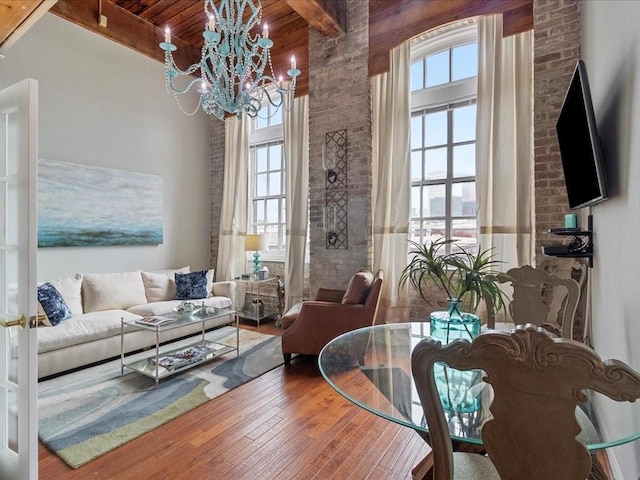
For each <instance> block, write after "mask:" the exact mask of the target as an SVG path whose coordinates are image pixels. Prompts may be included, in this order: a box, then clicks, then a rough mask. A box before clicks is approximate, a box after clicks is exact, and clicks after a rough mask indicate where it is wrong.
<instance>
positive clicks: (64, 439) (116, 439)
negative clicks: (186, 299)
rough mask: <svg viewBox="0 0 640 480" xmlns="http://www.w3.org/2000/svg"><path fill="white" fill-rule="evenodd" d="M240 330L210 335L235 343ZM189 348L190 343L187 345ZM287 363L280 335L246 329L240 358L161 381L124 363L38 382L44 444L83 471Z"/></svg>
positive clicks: (232, 354) (221, 359)
mask: <svg viewBox="0 0 640 480" xmlns="http://www.w3.org/2000/svg"><path fill="white" fill-rule="evenodd" d="M235 335H236V334H235V329H234V328H232V327H223V328H221V329H219V330H215V331H213V332H208V333H207V338H208V339H210V340H214V341H220V342H221V343H226V344H229V345H233V344H234V343H235ZM185 343H186V342H185ZM282 364H283V358H282V348H281V343H280V337H278V336H273V335H266V334H262V333H258V332H253V331H249V330H243V329H241V330H240V355H239V356H236V353H235V352H230V353H227V354H226V355H222V356H220V357H218V358H217V359H215V360H213V361H211V362H209V363H204V364H202V365H199V366H198V367H194V368H192V369H191V370H187V371H183V372H181V373H178V374H176V375H174V376H172V377H169V378H166V379H164V380H161V381H160V383H159V384H158V386H156V385H155V380H154V379H152V378H149V377H146V376H144V375H141V374H139V373H136V372H132V371H129V372H127V371H126V370H125V375H121V373H120V360H115V361H111V362H108V363H104V364H101V365H98V366H95V367H90V368H88V369H84V370H80V371H77V372H74V373H71V374H68V375H63V376H61V377H58V378H54V379H51V380H46V381H43V382H40V383H39V385H38V415H39V423H38V426H39V428H38V430H39V437H40V440H42V442H43V443H44V444H45V445H46V446H47V447H48V448H49V449H51V450H52V451H53V452H54V453H56V454H57V455H58V456H59V457H60V458H62V459H63V460H64V461H65V462H66V463H67V464H69V465H70V466H72V467H74V468H77V467H79V466H81V465H84V464H85V463H87V462H89V461H90V460H93V459H94V458H97V457H99V456H100V455H103V454H105V453H106V452H108V451H110V450H113V449H114V448H116V447H118V446H120V445H123V444H124V443H126V442H129V441H131V440H133V439H134V438H137V437H139V436H140V435H143V434H144V433H146V432H148V431H150V430H152V429H154V428H156V427H158V426H160V425H162V424H164V423H166V422H168V421H170V420H172V419H174V418H176V417H178V416H180V415H182V414H183V413H185V412H188V411H190V410H192V409H194V408H195V407H197V406H199V405H202V404H203V403H205V402H207V401H209V400H211V399H213V398H216V397H218V396H220V395H222V394H223V393H225V392H228V391H229V390H231V389H233V388H235V387H237V386H239V385H242V384H243V383H246V382H248V381H249V380H251V379H253V378H256V377H258V376H260V375H262V374H264V373H266V372H268V371H269V370H272V369H274V368H276V367H278V366H280V365H282Z"/></svg>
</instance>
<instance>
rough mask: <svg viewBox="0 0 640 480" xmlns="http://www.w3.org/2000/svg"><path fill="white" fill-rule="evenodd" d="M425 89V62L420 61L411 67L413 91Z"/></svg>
mask: <svg viewBox="0 0 640 480" xmlns="http://www.w3.org/2000/svg"><path fill="white" fill-rule="evenodd" d="M423 88H424V61H423V60H420V61H419V62H416V63H414V64H412V65H411V91H412V92H414V91H416V90H422V89H423Z"/></svg>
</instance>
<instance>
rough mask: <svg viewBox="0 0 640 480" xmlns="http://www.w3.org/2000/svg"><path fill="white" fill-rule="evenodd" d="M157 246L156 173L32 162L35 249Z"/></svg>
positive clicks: (159, 240)
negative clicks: (35, 183)
mask: <svg viewBox="0 0 640 480" xmlns="http://www.w3.org/2000/svg"><path fill="white" fill-rule="evenodd" d="M161 243H162V178H160V177H159V176H158V175H151V174H146V173H137V172H129V171H125V170H116V169H113V168H103V167H93V166H87V165H80V164H77V163H69V162H61V161H57V160H47V159H39V160H38V247H72V246H109V245H159V244H161Z"/></svg>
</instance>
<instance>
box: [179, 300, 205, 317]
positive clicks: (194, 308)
mask: <svg viewBox="0 0 640 480" xmlns="http://www.w3.org/2000/svg"><path fill="white" fill-rule="evenodd" d="M200 310H202V307H201V306H199V305H196V304H195V303H193V302H182V303H181V304H180V305H178V306H177V307H174V309H173V311H174V312H176V313H177V314H178V315H185V316H190V315H196V314H197V313H198V312H199V311H200Z"/></svg>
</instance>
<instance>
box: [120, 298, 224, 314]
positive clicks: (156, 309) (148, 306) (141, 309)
mask: <svg viewBox="0 0 640 480" xmlns="http://www.w3.org/2000/svg"><path fill="white" fill-rule="evenodd" d="M190 301H191V302H193V303H195V304H196V305H202V304H204V305H205V306H206V307H216V308H230V307H231V305H232V302H231V299H230V298H227V297H207V298H200V299H192V300H190ZM181 303H182V300H169V301H165V302H153V303H145V304H143V305H134V306H133V307H130V308H127V312H130V313H135V314H137V315H142V316H143V317H144V316H147V315H162V314H164V313H170V312H173V311H174V310H173V309H174V308H176V307H177V306H178V305H180V304H181Z"/></svg>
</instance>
